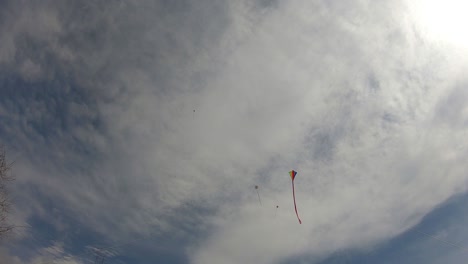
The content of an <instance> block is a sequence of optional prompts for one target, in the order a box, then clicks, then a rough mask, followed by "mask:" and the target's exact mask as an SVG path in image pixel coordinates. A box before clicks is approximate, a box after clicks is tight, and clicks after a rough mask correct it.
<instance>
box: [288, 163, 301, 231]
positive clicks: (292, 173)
mask: <svg viewBox="0 0 468 264" xmlns="http://www.w3.org/2000/svg"><path fill="white" fill-rule="evenodd" d="M296 174H297V172H296V171H294V170H292V171H290V172H289V175H290V176H291V184H292V190H293V199H294V210H296V216H297V220H299V224H302V221H301V219H300V218H299V214H298V213H297V207H296V194H295V193H294V178H295V177H296Z"/></svg>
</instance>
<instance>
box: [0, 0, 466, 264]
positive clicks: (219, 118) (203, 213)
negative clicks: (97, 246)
mask: <svg viewBox="0 0 468 264" xmlns="http://www.w3.org/2000/svg"><path fill="white" fill-rule="evenodd" d="M2 5H3V6H4V7H5V8H3V11H1V12H2V14H1V16H2V17H3V19H2V22H1V27H0V36H1V38H2V39H3V40H4V43H5V45H2V47H1V48H0V70H1V73H0V79H1V83H2V88H1V89H2V94H3V95H4V96H2V99H0V118H1V121H2V123H3V124H5V125H4V126H2V127H1V128H0V135H1V138H2V140H3V141H4V142H7V146H8V147H9V149H10V150H11V152H12V153H13V155H15V156H18V157H19V158H18V162H17V164H18V165H17V167H16V168H15V171H16V172H15V173H16V174H17V175H18V184H17V186H19V187H17V188H18V190H23V191H21V192H20V191H17V192H16V193H17V194H15V196H16V197H15V199H16V200H17V201H18V202H17V206H18V207H19V208H20V210H19V211H21V213H18V215H17V216H15V217H17V218H18V219H20V220H18V221H24V222H25V223H30V224H31V222H33V219H35V218H40V219H45V221H47V222H48V223H50V224H51V225H52V226H53V227H54V228H55V229H56V230H59V232H58V234H61V233H60V231H61V232H67V231H70V230H72V229H74V228H76V226H80V227H81V228H83V229H87V230H92V231H93V232H95V233H97V234H99V236H100V237H101V239H102V240H103V241H106V242H107V243H111V244H112V245H114V244H120V243H130V242H131V241H133V242H132V243H138V241H137V240H138V239H135V237H139V238H142V239H155V240H157V241H159V242H157V243H155V245H154V247H155V248H156V249H157V250H161V251H171V252H177V253H175V254H178V255H185V256H187V262H190V263H284V262H287V261H289V260H290V259H291V258H293V257H296V256H307V258H310V261H319V260H320V259H322V258H324V257H326V256H327V255H329V254H331V253H333V252H336V251H339V250H342V249H349V248H368V247H372V246H373V245H375V244H376V243H379V242H381V241H385V240H386V239H389V238H392V237H394V236H396V235H398V234H400V233H402V232H404V231H405V230H407V229H408V228H410V227H412V226H414V225H415V224H417V223H418V222H419V221H420V220H421V218H422V217H423V216H424V215H425V214H427V213H428V212H430V211H431V210H432V209H433V208H434V207H436V206H437V205H439V204H440V203H442V202H443V201H445V200H446V199H448V198H450V197H451V196H453V195H454V194H457V193H463V192H465V191H466V188H467V179H468V178H467V176H466V173H465V172H464V168H465V162H464V161H465V160H466V157H467V146H466V143H464V142H465V141H466V140H464V139H465V138H466V135H467V133H466V131H467V130H466V127H467V120H468V112H467V110H466V109H467V108H466V103H465V102H466V99H467V95H468V94H467V92H466V91H465V90H466V89H465V86H466V82H467V80H466V78H465V76H464V75H463V74H462V73H463V71H464V70H466V56H465V55H463V56H460V53H458V52H459V50H457V51H454V50H452V49H450V45H449V44H444V43H442V44H441V43H434V42H431V41H429V40H427V39H426V38H425V36H424V35H423V34H422V33H421V32H419V31H418V28H417V27H416V26H415V25H416V24H415V22H414V19H413V18H412V17H411V14H412V13H411V9H410V7H409V6H407V4H406V2H404V1H383V2H380V3H374V2H371V1H352V2H346V3H325V2H321V1H299V0H298V1H289V2H287V3H283V2H278V1H253V2H252V1H237V2H235V3H234V2H233V3H212V2H210V1H199V2H197V3H195V2H192V1H181V2H177V3H175V2H170V3H168V2H165V1H141V2H139V3H138V4H136V3H135V4H132V3H126V2H123V1H117V0H116V1H106V2H99V1H97V2H96V1H89V2H87V1H76V2H72V3H71V4H69V3H67V4H65V3H62V2H59V1H47V2H44V3H42V2H41V4H37V3H32V2H30V1H6V2H5V3H3V4H2ZM465 52H466V51H465ZM463 54H464V53H463ZM194 110H195V111H194ZM291 169H295V170H296V171H298V176H297V178H296V181H295V182H296V195H297V197H296V198H297V201H298V207H299V208H298V210H299V213H300V215H301V219H302V220H303V224H302V225H298V224H297V219H295V215H294V212H293V208H292V201H291V199H292V197H291V190H290V188H291V187H290V179H289V176H288V174H287V172H288V171H289V170H291ZM255 185H259V186H260V188H259V190H260V194H261V196H262V201H263V204H262V206H259V204H258V202H257V200H256V199H257V197H256V193H255V190H254V188H253V186H255ZM38 197H40V199H38ZM276 205H278V206H279V208H278V210H277V211H276V212H275V206H276ZM67 219H73V220H74V222H73V224H72V223H71V222H69V221H68V220H67ZM31 225H32V224H31ZM58 236H59V239H62V240H67V241H69V243H70V244H71V245H74V244H73V243H74V242H72V241H74V240H73V235H71V237H64V236H63V235H58ZM164 240H170V241H171V242H170V243H169V246H167V245H165V243H164V242H161V241H164ZM129 241H130V242H129ZM178 245H181V246H178ZM70 247H71V246H70ZM168 247H169V248H168Z"/></svg>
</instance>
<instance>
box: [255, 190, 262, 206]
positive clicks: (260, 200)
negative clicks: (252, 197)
mask: <svg viewBox="0 0 468 264" xmlns="http://www.w3.org/2000/svg"><path fill="white" fill-rule="evenodd" d="M255 191H257V196H258V201H259V202H260V205H262V199H260V194H259V193H258V189H255Z"/></svg>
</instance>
